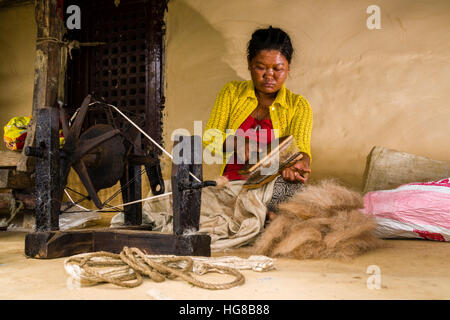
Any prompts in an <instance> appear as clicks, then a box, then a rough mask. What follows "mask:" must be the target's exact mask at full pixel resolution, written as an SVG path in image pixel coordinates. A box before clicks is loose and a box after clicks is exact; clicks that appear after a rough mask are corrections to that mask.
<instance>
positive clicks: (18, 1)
mask: <svg viewBox="0 0 450 320" xmlns="http://www.w3.org/2000/svg"><path fill="white" fill-rule="evenodd" d="M33 3H34V1H33V0H0V9H6V8H12V7H20V6H27V5H31V4H33Z"/></svg>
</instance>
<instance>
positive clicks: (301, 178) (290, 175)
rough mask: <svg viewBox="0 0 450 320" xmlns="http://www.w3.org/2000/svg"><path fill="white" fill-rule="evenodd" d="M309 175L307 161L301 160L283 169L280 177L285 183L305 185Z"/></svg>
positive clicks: (305, 159) (306, 159)
mask: <svg viewBox="0 0 450 320" xmlns="http://www.w3.org/2000/svg"><path fill="white" fill-rule="evenodd" d="M310 173H311V169H310V168H309V159H308V158H303V159H301V160H298V161H297V162H296V163H295V164H294V165H292V166H290V167H289V168H286V169H284V170H283V171H282V172H281V176H282V177H283V179H284V180H285V181H289V182H302V183H306V182H307V181H308V178H309V174H310Z"/></svg>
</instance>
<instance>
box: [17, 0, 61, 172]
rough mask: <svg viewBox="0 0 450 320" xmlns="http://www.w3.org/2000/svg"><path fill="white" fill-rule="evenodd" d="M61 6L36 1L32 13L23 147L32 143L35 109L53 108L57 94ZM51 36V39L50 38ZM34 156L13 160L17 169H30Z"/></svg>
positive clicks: (55, 1)
mask: <svg viewBox="0 0 450 320" xmlns="http://www.w3.org/2000/svg"><path fill="white" fill-rule="evenodd" d="M62 10H63V9H62V8H60V7H59V4H58V1H57V0H36V3H35V14H36V23H37V41H36V58H35V67H34V72H35V76H34V91H33V109H32V118H31V121H30V123H29V125H28V129H27V138H26V140H25V146H24V149H23V150H25V148H26V147H31V146H34V142H35V141H34V140H35V129H36V112H37V110H38V109H41V108H45V107H55V105H56V102H57V98H58V96H59V95H60V90H61V89H60V85H59V82H60V79H61V74H60V70H61V51H62V50H61V43H58V41H55V39H57V40H62V37H63V33H64V21H63V20H62V18H61V16H62ZM52 39H53V40H52ZM34 167H35V159H34V158H33V157H27V156H26V155H25V153H24V151H23V152H22V155H21V157H20V159H19V161H18V163H17V170H18V171H23V172H32V171H33V170H34Z"/></svg>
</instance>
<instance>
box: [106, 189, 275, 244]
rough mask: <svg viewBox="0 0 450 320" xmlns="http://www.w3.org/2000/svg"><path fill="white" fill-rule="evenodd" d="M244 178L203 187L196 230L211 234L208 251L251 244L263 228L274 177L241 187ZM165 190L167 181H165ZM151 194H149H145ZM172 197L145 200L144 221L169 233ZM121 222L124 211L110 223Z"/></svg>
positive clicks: (114, 224)
mask: <svg viewBox="0 0 450 320" xmlns="http://www.w3.org/2000/svg"><path fill="white" fill-rule="evenodd" d="M244 183H245V181H243V180H238V181H230V183H229V184H227V185H226V186H222V187H207V188H203V189H202V204H201V210H200V228H199V230H198V232H199V233H207V234H208V235H210V236H211V250H212V251H219V250H225V249H231V248H237V247H240V246H243V245H245V244H248V243H251V242H252V241H253V240H255V238H256V236H257V235H258V234H259V233H260V232H261V231H262V229H263V228H264V222H265V219H266V213H267V206H266V204H267V203H268V202H269V201H270V200H271V198H272V193H273V185H274V183H275V180H274V181H272V182H270V183H268V184H266V185H264V186H263V187H261V188H258V189H250V190H249V189H243V188H242V186H243V184H244ZM165 187H166V190H167V192H170V191H171V185H170V181H165ZM148 196H149V197H150V196H151V193H150V194H149V195H148ZM172 212H173V211H172V197H171V196H170V197H163V198H157V199H152V200H148V201H146V202H145V203H144V206H143V208H142V219H143V221H144V222H147V223H153V224H154V225H155V227H154V229H153V230H155V231H160V232H172V230H173V217H172ZM122 224H123V213H120V214H118V215H116V216H115V217H113V219H112V221H111V226H118V225H122Z"/></svg>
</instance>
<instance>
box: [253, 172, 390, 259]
mask: <svg viewBox="0 0 450 320" xmlns="http://www.w3.org/2000/svg"><path fill="white" fill-rule="evenodd" d="M363 207H364V201H363V197H362V195H361V194H359V193H357V192H355V191H352V190H349V189H347V188H345V187H343V186H340V185H339V184H337V183H336V182H334V181H331V180H323V181H321V182H319V183H318V184H315V185H307V186H305V187H304V188H302V189H301V190H300V191H299V192H297V193H296V194H295V195H294V196H293V197H292V198H290V199H289V200H288V201H287V202H284V203H282V204H280V205H279V212H278V214H277V216H276V218H275V219H274V220H273V221H271V222H270V224H269V225H268V226H267V227H266V228H265V230H264V231H263V232H262V234H261V235H260V237H259V238H258V239H257V240H256V242H255V244H254V247H253V249H254V250H255V251H256V253H257V254H262V255H267V256H271V257H289V258H295V259H319V258H337V259H343V260H348V259H350V258H353V257H355V256H358V255H360V254H362V253H364V252H367V251H369V250H373V249H375V248H379V247H382V246H383V241H382V240H381V239H379V238H377V237H376V236H375V235H374V230H375V227H376V222H375V220H374V218H373V217H372V216H367V215H365V214H363V213H361V212H360V211H359V210H358V209H360V208H363ZM255 251H253V252H255Z"/></svg>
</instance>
